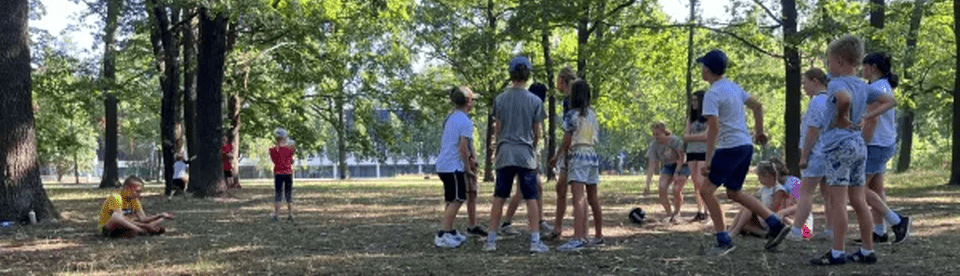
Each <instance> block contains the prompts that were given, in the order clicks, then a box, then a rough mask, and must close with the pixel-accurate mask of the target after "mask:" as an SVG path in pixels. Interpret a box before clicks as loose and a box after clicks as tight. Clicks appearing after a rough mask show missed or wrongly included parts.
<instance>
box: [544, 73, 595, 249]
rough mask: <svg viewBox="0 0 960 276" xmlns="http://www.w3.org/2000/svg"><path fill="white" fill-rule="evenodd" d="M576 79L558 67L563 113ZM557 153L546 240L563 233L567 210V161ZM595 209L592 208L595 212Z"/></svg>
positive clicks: (568, 108) (573, 74) (568, 109)
mask: <svg viewBox="0 0 960 276" xmlns="http://www.w3.org/2000/svg"><path fill="white" fill-rule="evenodd" d="M576 80H577V73H576V72H574V71H573V69H572V68H570V67H569V66H565V67H563V69H560V73H559V74H557V90H560V92H562V93H563V96H564V99H563V114H564V116H565V115H566V114H567V111H570V85H572V84H573V82H574V81H576ZM557 153H558V154H557V155H554V157H556V159H557V162H556V167H554V166H553V165H551V166H550V169H553V168H557V170H556V171H557V172H558V173H557V185H556V190H557V212H556V213H555V214H554V216H555V217H554V220H553V231H552V233H550V234H549V235H547V236H546V237H545V238H546V239H547V240H553V239H556V238H557V237H560V235H561V234H563V216H564V213H566V212H567V161H566V159H565V158H564V156H561V155H559V149H558V152H557ZM596 211H597V210H594V212H596Z"/></svg>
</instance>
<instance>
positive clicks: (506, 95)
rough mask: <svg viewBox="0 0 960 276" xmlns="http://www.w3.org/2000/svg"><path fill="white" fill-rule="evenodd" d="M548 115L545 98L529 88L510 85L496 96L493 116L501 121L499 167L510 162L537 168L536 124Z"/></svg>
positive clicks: (497, 166)
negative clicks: (544, 107)
mask: <svg viewBox="0 0 960 276" xmlns="http://www.w3.org/2000/svg"><path fill="white" fill-rule="evenodd" d="M546 117H547V113H546V112H545V111H544V110H543V102H541V101H540V98H537V96H536V95H533V93H530V92H529V91H527V90H526V89H523V88H516V87H509V88H507V89H506V90H504V91H503V93H500V95H498V96H497V98H496V99H494V102H493V118H495V119H496V120H497V124H499V125H500V133H497V164H496V166H495V167H496V168H497V169H500V168H503V167H508V166H517V167H522V168H528V169H536V168H537V160H536V157H535V156H534V147H533V142H534V141H533V126H534V124H535V123H539V122H542V121H543V119H544V118H546Z"/></svg>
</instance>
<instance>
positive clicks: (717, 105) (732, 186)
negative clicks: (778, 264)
mask: <svg viewBox="0 0 960 276" xmlns="http://www.w3.org/2000/svg"><path fill="white" fill-rule="evenodd" d="M697 62H698V63H700V65H701V70H700V72H701V75H702V76H703V80H705V81H707V82H708V83H710V90H709V91H707V93H706V94H705V95H704V99H703V116H704V117H707V164H706V166H704V168H703V169H701V171H702V172H701V173H703V174H704V175H706V176H707V183H710V185H704V186H702V187H700V195H701V196H703V201H704V203H705V204H706V205H707V209H708V210H710V218H711V219H712V220H713V227H714V230H716V231H717V234H716V235H717V247H715V248H714V249H713V250H712V251H711V252H710V253H711V254H713V255H717V256H721V255H725V254H727V253H729V252H730V251H732V250H734V249H736V246H734V245H733V241H732V239H731V238H730V234H729V233H727V232H726V231H725V229H724V224H723V212H722V211H721V210H720V203H718V202H717V197H716V196H715V195H714V192H716V190H717V188H719V187H720V186H726V187H727V197H729V198H730V199H732V200H733V201H735V202H737V203H740V204H741V205H743V206H744V207H745V208H747V209H748V210H750V211H751V212H753V213H754V214H757V215H759V216H760V217H762V218H764V221H765V222H766V223H767V225H768V226H769V227H770V231H769V233H768V236H770V238H769V240H767V244H766V246H765V247H766V248H767V249H772V248H774V247H776V246H777V245H779V244H780V242H781V241H783V237H784V236H786V234H787V233H788V232H790V231H789V230H788V228H786V227H784V226H783V223H782V222H781V220H780V218H779V217H778V216H777V215H776V214H774V213H773V212H772V211H770V209H767V208H766V207H765V206H763V204H762V203H761V202H760V201H759V200H757V199H756V198H754V197H752V196H750V195H745V194H743V193H742V192H741V191H740V190H741V188H742V187H743V180H744V179H745V178H746V176H747V172H749V170H750V159H751V158H752V157H753V144H752V143H751V142H750V133H749V132H748V131H747V125H746V118H745V117H746V116H745V113H744V110H743V109H744V105H746V106H747V107H749V108H750V109H751V110H753V118H754V140H756V142H758V143H761V144H765V143H766V141H767V136H766V134H764V132H763V106H762V105H761V104H760V102H759V101H757V100H756V99H755V98H753V97H750V95H749V94H747V93H746V92H744V91H743V89H740V86H738V85H737V84H736V83H733V82H732V81H730V80H728V79H726V78H724V77H723V74H724V73H725V72H726V69H727V55H726V54H725V53H723V51H720V50H713V51H710V52H708V53H707V54H706V55H704V56H703V57H700V58H698V59H697ZM714 149H716V152H714Z"/></svg>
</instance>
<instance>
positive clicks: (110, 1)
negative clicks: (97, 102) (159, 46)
mask: <svg viewBox="0 0 960 276" xmlns="http://www.w3.org/2000/svg"><path fill="white" fill-rule="evenodd" d="M121 5H122V2H121V1H120V0H107V18H106V19H107V20H106V27H105V28H104V36H103V72H102V74H103V75H102V76H101V78H100V83H101V85H102V89H103V94H104V100H103V103H104V106H105V107H106V108H105V109H104V110H106V116H105V120H106V126H107V129H106V131H105V132H106V133H105V137H104V154H103V175H102V176H101V180H100V188H113V187H119V186H120V181H119V179H118V178H119V175H118V174H119V170H118V168H117V96H116V95H115V94H114V93H113V92H112V91H111V90H113V88H114V83H115V82H116V70H117V65H116V47H117V45H116V43H117V40H116V38H117V27H118V25H119V17H120V9H121Z"/></svg>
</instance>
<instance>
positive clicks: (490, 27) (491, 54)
mask: <svg viewBox="0 0 960 276" xmlns="http://www.w3.org/2000/svg"><path fill="white" fill-rule="evenodd" d="M486 15H487V32H488V33H489V34H490V36H491V37H490V38H489V39H488V40H487V45H486V46H487V47H486V49H485V51H484V54H485V55H486V56H487V60H490V61H493V60H496V53H495V52H496V50H497V47H496V42H495V41H494V34H496V31H497V15H496V14H495V13H494V11H493V0H487V14H486ZM487 85H488V86H487V89H486V90H487V93H489V94H490V95H492V96H491V97H488V98H489V99H490V100H489V101H487V103H489V106H490V111H489V112H487V137H486V138H485V139H484V140H485V141H484V142H486V143H485V144H483V146H484V148H485V149H486V150H487V152H486V154H484V160H483V164H484V165H483V182H492V181H493V152H494V148H496V145H495V144H494V141H493V103H494V101H493V100H494V99H495V98H496V95H497V94H496V91H497V89H496V81H491V83H488V84H487Z"/></svg>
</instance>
